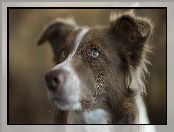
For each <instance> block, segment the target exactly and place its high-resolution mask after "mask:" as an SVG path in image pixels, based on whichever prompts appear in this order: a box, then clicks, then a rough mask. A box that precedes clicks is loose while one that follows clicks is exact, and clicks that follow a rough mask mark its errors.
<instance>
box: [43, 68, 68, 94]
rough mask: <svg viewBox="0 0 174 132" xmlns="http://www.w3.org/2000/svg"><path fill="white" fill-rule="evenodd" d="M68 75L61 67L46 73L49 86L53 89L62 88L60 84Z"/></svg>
mask: <svg viewBox="0 0 174 132" xmlns="http://www.w3.org/2000/svg"><path fill="white" fill-rule="evenodd" d="M66 75H67V72H66V71H64V70H61V69H57V70H52V71H49V72H48V73H47V74H46V75H45V80H46V82H47V86H48V88H49V89H50V90H52V91H54V90H56V89H58V88H60V85H62V84H63V83H64V82H65V80H66Z"/></svg>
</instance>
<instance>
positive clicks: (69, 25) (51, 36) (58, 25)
mask: <svg viewBox="0 0 174 132" xmlns="http://www.w3.org/2000/svg"><path fill="white" fill-rule="evenodd" d="M75 28H77V25H76V23H75V22H74V21H73V20H72V19H65V20H64V19H58V20H56V21H55V22H54V23H52V24H50V25H49V26H48V27H47V28H46V29H45V30H44V31H43V33H42V35H41V37H40V38H39V40H38V43H37V44H38V45H41V44H43V43H44V42H46V41H48V42H50V43H51V44H54V43H61V42H63V41H65V38H66V37H67V36H68V34H69V33H70V32H72V31H73V30H74V29H75Z"/></svg>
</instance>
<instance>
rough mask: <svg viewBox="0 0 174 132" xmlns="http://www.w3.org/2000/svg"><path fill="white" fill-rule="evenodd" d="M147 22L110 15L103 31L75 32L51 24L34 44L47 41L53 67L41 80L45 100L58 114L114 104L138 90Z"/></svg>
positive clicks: (71, 25) (73, 27)
mask: <svg viewBox="0 0 174 132" xmlns="http://www.w3.org/2000/svg"><path fill="white" fill-rule="evenodd" d="M151 30H152V26H151V24H150V22H149V20H147V19H144V18H140V17H136V16H135V15H134V13H132V12H129V13H124V14H111V16H110V25H108V26H105V27H91V28H89V27H78V26H77V24H76V23H75V22H73V21H69V20H57V21H56V22H54V23H52V24H51V25H49V26H48V28H46V30H44V33H43V34H42V36H41V38H40V39H39V42H38V44H39V45H40V44H42V43H44V42H45V41H48V42H50V44H51V47H52V50H53V52H54V61H55V64H56V65H55V67H54V68H52V69H51V70H50V71H49V72H48V73H47V74H46V76H45V79H46V82H47V85H48V89H49V90H48V91H49V95H50V98H51V100H53V101H54V102H55V103H56V105H57V106H58V108H60V109H62V110H92V109H96V108H102V107H110V106H112V103H111V102H114V103H115V104H120V103H121V100H122V99H123V97H125V96H128V95H129V94H130V93H132V92H134V91H135V90H140V88H142V87H143V86H142V84H143V83H142V81H141V80H140V79H141V75H142V71H143V69H145V62H146V59H145V58H146V57H145V56H146V51H147V45H146V41H147V38H148V37H149V35H150V33H151Z"/></svg>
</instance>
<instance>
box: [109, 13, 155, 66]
mask: <svg viewBox="0 0 174 132" xmlns="http://www.w3.org/2000/svg"><path fill="white" fill-rule="evenodd" d="M110 19H111V26H110V28H111V31H112V34H114V35H115V37H116V38H117V40H119V41H121V45H120V47H121V50H122V54H124V55H123V56H124V58H125V60H126V61H127V62H128V64H129V65H131V67H136V65H137V64H139V63H140V62H141V60H142V59H141V58H142V55H143V53H144V50H145V44H146V41H147V39H148V37H149V36H150V34H151V32H152V24H151V22H150V20H148V19H146V18H141V17H137V16H135V15H134V12H127V13H124V14H112V15H111V18H110Z"/></svg>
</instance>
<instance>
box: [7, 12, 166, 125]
mask: <svg viewBox="0 0 174 132" xmlns="http://www.w3.org/2000/svg"><path fill="white" fill-rule="evenodd" d="M114 10H115V9H114ZM111 11H113V10H111V9H69V10H68V9H10V10H9V96H8V98H9V107H8V108H9V115H8V119H9V123H10V124H51V123H53V116H54V112H55V108H54V107H53V105H52V104H51V103H50V102H49V100H48V96H47V88H46V84H45V81H44V74H45V72H47V71H48V70H49V69H50V68H51V67H53V61H52V58H53V54H52V52H51V47H50V45H49V44H44V45H42V46H41V47H40V46H37V44H36V43H37V40H38V38H39V36H40V35H41V32H42V30H43V28H44V27H45V26H47V24H49V23H50V22H51V21H53V20H55V19H56V18H59V17H61V18H67V17H73V18H74V19H75V20H76V22H77V23H78V24H79V25H81V26H82V25H88V26H95V25H108V24H109V14H110V12H111ZM115 11H116V12H117V11H118V12H122V11H126V10H124V9H118V10H115ZM135 12H136V14H137V15H138V16H143V17H148V18H150V19H151V20H152V21H153V23H154V25H155V28H154V34H153V37H152V38H151V41H150V44H151V45H152V47H153V53H152V54H150V55H149V60H150V61H151V63H152V66H148V69H149V72H150V75H149V76H148V75H147V82H146V88H147V93H148V94H147V96H145V101H146V104H147V110H148V115H149V118H150V122H151V123H152V124H166V123H167V120H166V10H165V9H135Z"/></svg>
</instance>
